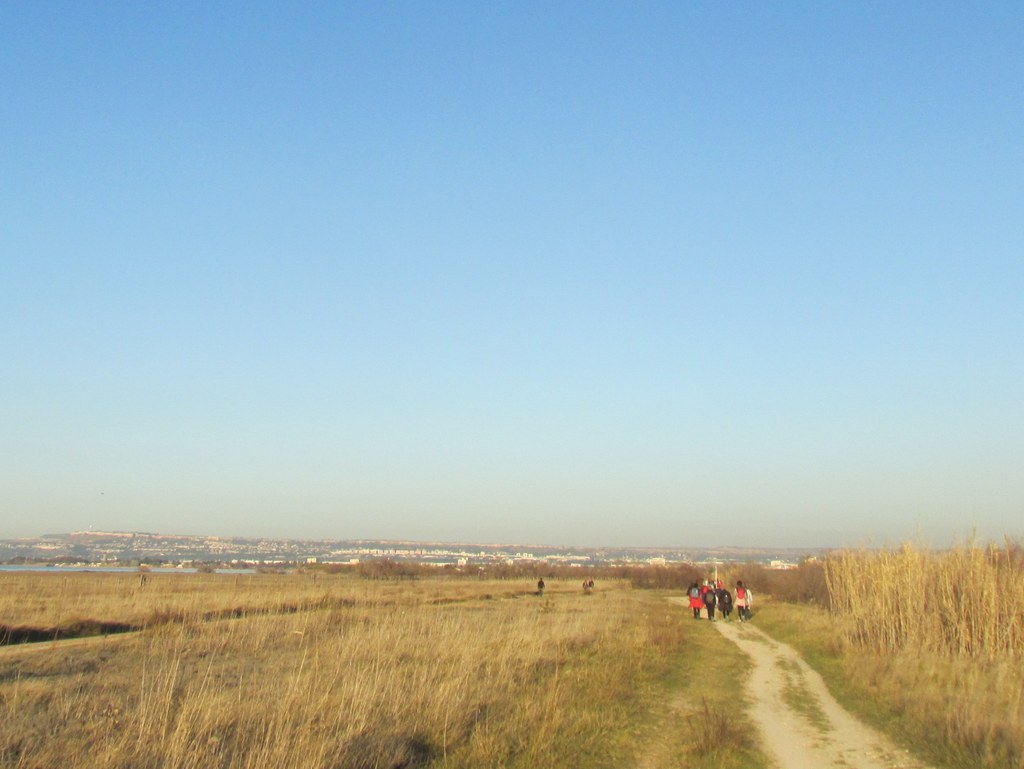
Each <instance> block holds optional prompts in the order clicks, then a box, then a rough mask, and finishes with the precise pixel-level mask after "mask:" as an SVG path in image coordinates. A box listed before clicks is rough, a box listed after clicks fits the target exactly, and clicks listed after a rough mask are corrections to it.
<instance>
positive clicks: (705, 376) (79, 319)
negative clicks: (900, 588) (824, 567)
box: [0, 2, 1024, 547]
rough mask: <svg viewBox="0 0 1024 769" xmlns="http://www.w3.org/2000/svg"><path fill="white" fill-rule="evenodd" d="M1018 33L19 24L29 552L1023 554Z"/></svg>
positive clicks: (10, 515)
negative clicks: (975, 550)
mask: <svg viewBox="0 0 1024 769" xmlns="http://www.w3.org/2000/svg"><path fill="white" fill-rule="evenodd" d="M1022 36H1024V6H1022V5H1021V4H1019V3H1009V2H995V3H989V4H986V5H984V6H980V7H977V6H970V5H963V4H955V3H929V4H927V5H925V4H918V3H901V4H895V5H861V4H857V5H848V6H843V5H839V6H836V5H828V6H826V5H820V4H813V3H796V4H786V5H783V6H756V5H743V6H730V7H718V6H704V5H686V4H677V3H666V2H654V3H648V4H643V5H640V6H635V5H629V6H627V5H625V4H622V5H616V4H601V5H578V4H571V3H555V4H551V3H536V2H526V3H516V4H512V5H502V4H498V5H494V4H486V5H479V4H468V3H467V4H458V5H454V6H452V5H442V6H426V5H418V4H398V5H388V4H370V5H359V6H351V5H341V6H332V5H321V4H311V5H304V6H301V7H287V6H281V5H275V4H264V3H256V4H252V3H235V2H227V3H218V4H214V5H185V6H181V5H176V4H156V5H147V6H139V7H132V6H124V5H102V6H98V5H95V4H82V5H60V6H53V5H50V4H48V3H31V4H7V5H5V6H4V7H3V8H0V68H2V71H3V72H4V73H5V74H4V77H3V78H2V79H0V146H2V147H3V152H2V153H0V211H2V212H3V213H2V215H0V349H2V351H3V359H2V360H3V362H2V374H0V420H2V421H0V454H2V456H3V458H4V459H3V462H0V538H13V537H19V536H35V535H37V534H39V533H44V532H62V531H72V530H82V529H88V528H98V529H105V530H149V531H176V532H182V533H190V532H192V533H203V534H206V533H209V534H219V535H222V536H251V537H260V536H263V537H274V538H295V539H302V538H316V539H329V538H346V539H405V540H418V541H439V542H446V541H447V542H466V541H469V542H478V541H483V542H534V543H541V544H552V545H578V546H637V547H639V546H647V547H657V546H662V545H666V544H678V543H694V544H697V545H701V546H719V545H725V544H735V545H738V546H753V545H764V546H775V547H780V546H793V547H834V546H841V545H858V544H864V543H869V544H882V543H893V542H899V541H902V540H912V541H915V542H919V543H923V544H926V545H936V546H942V545H946V544H950V543H953V542H955V541H959V540H964V539H966V538H968V537H970V536H971V535H972V533H973V534H976V535H977V536H978V537H979V538H981V539H983V540H995V541H998V540H1001V539H1002V538H1003V537H1004V536H1009V537H1012V538H1021V537H1022V536H1024V524H1022V523H1021V521H1024V472H1022V466H1021V459H1020V458H1021V457H1022V456H1024V402H1022V398H1021V393H1022V392H1024V363H1022V361H1024V355H1022V354H1021V353H1022V350H1024V228H1022V226H1021V222H1024V185H1022V184H1021V178H1022V171H1024V143H1022V142H1021V136H1024V93H1022V89H1024V85H1022V84H1024V47H1022V46H1021V44H1020V40H1021V38H1022Z"/></svg>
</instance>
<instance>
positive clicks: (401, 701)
mask: <svg viewBox="0 0 1024 769" xmlns="http://www.w3.org/2000/svg"><path fill="white" fill-rule="evenodd" d="M46 576H49V575H46ZM34 581H35V583H34V584H33V582H34ZM4 586H5V587H6V589H5V590H4V591H3V592H4V593H5V595H4V597H3V599H2V602H0V622H4V623H7V624H9V625H11V624H15V623H14V622H13V621H12V620H11V617H14V618H16V620H17V622H18V623H20V624H38V623H42V624H46V625H51V626H52V625H58V624H61V623H64V622H67V621H68V618H69V617H71V616H79V617H88V616H90V615H92V614H93V613H94V612H95V614H96V615H97V616H102V617H104V618H105V619H106V620H109V621H113V620H118V621H121V620H124V619H126V618H130V619H132V620H133V621H139V620H141V621H143V622H145V621H148V620H149V619H151V618H153V617H161V616H166V615H167V614H171V613H173V614H175V617H176V619H175V621H174V622H168V623H164V624H152V623H151V624H150V625H149V627H148V629H147V630H146V631H144V632H142V633H139V634H136V635H133V636H126V637H122V640H120V641H119V642H117V643H112V642H111V643H104V644H99V645H95V646H91V647H87V648H80V649H75V650H68V651H60V652H54V653H52V654H49V653H47V654H31V655H20V656H19V655H14V656H10V657H4V658H3V659H0V767H5V769H6V768H7V767H11V768H12V769H13V767H18V769H29V768H35V767H39V768H40V769H41V768H42V767H53V766H90V767H97V768H98V769H115V768H116V769H122V768H123V769H127V768H128V767H132V768H133V769H140V768H142V769H146V768H148V767H152V768H153V769H156V768H157V767H177V768H181V769H186V768H192V767H195V768H197V769H198V767H203V768H204V769H209V768H211V767H223V768H224V769H236V768H237V769H243V768H245V769H255V768H256V767H275V768H281V769H314V768H315V769H342V768H343V767H344V768H349V767H352V768H359V767H410V768H411V767H426V766H445V767H480V766H488V767H578V766H588V767H613V766H621V765H625V764H630V763H632V762H634V761H635V759H636V756H637V754H638V752H642V751H643V749H644V745H643V744H642V741H641V739H640V736H639V735H640V734H641V733H643V734H648V733H647V732H643V731H642V730H637V729H636V727H637V724H640V723H643V722H644V721H645V719H646V718H648V716H649V711H650V709H651V707H652V701H653V700H654V699H655V698H656V696H657V694H656V693H657V691H658V689H659V687H660V686H662V685H663V683H662V681H663V679H664V678H665V675H666V671H668V670H669V669H670V668H671V667H672V666H673V665H678V664H679V661H680V660H681V659H682V657H681V654H680V653H679V652H680V649H681V648H682V647H683V645H684V644H685V640H686V630H685V629H684V627H685V626H684V624H683V616H684V615H683V613H682V612H674V611H670V610H668V609H666V606H665V605H664V603H663V601H662V599H660V598H659V597H658V596H655V595H653V594H650V593H641V592H637V591H632V590H630V589H629V588H628V586H626V585H624V584H617V585H599V586H598V587H599V590H598V592H597V593H596V594H595V595H590V596H584V595H583V594H582V592H581V591H579V590H578V588H577V586H576V585H575V582H573V583H572V585H571V586H570V585H569V584H564V585H560V584H554V585H552V584H550V583H549V587H548V591H547V592H546V594H545V596H544V597H543V598H541V597H537V596H534V595H531V594H530V590H529V588H528V586H525V585H511V584H510V583H507V582H501V583H498V582H496V583H487V582H480V581H475V580H474V581H450V580H449V581H444V580H437V581H435V580H421V581H415V582H403V583H386V582H369V581H364V580H357V579H353V578H350V577H330V576H325V575H318V577H317V578H316V579H315V580H314V579H313V578H312V577H311V576H310V575H292V576H275V575H254V576H253V577H251V578H249V577H244V578H241V579H239V578H236V577H233V576H230V575H227V576H225V575H196V576H194V577H192V576H187V575H169V576H167V577H164V578H161V577H160V575H150V577H149V579H148V580H147V582H146V584H145V585H144V586H141V587H140V585H139V580H138V577H137V576H132V575H128V576H123V575H78V576H77V577H76V576H71V575H68V576H67V577H66V578H64V577H59V578H58V579H56V580H53V579H52V578H51V581H50V582H46V581H45V580H42V579H41V577H40V576H35V577H33V576H31V575H15V576H14V577H13V578H9V577H7V576H5V577H4ZM119 601H120V602H121V603H119ZM282 606H283V607H285V608H284V609H283V610H282V609H281V607H282ZM239 607H245V609H246V611H249V612H250V613H249V614H247V615H243V616H241V617H239V618H230V619H216V618H215V617H216V615H215V614H214V612H215V611H221V612H223V611H227V610H232V612H229V614H227V615H224V616H231V617H234V612H233V610H234V609H236V608H239ZM648 736H649V734H648Z"/></svg>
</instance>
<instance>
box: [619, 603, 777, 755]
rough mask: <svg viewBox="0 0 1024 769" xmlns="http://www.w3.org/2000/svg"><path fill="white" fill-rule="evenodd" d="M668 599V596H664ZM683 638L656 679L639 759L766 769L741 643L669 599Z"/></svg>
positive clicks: (746, 662)
mask: <svg viewBox="0 0 1024 769" xmlns="http://www.w3.org/2000/svg"><path fill="white" fill-rule="evenodd" d="M659 600H664V599H659ZM663 605H664V606H665V607H666V608H667V609H668V612H669V616H671V618H672V619H671V621H672V623H673V624H674V625H676V626H677V627H678V628H679V633H680V634H681V636H682V638H683V643H682V644H681V646H680V647H679V649H678V650H677V651H676V652H675V653H674V654H673V655H672V656H671V657H670V658H667V659H666V660H665V662H664V664H665V670H664V673H663V675H662V677H661V678H660V680H659V681H658V682H657V688H656V689H655V694H656V696H655V701H659V702H660V703H661V706H660V707H659V708H656V709H655V710H653V711H652V713H651V720H650V722H649V723H648V725H647V728H646V730H645V731H646V732H647V733H648V737H647V739H648V743H647V744H653V741H654V740H655V739H657V740H659V741H660V745H661V748H660V750H658V751H648V753H647V754H646V755H644V754H643V753H642V751H641V753H640V754H638V755H639V760H637V761H636V762H635V763H634V765H636V766H641V767H644V769H682V768H683V767H686V768H687V769H766V767H768V766H769V763H768V760H767V758H766V757H765V756H764V755H763V754H762V753H761V752H760V750H759V747H758V739H757V732H756V728H755V727H754V725H753V723H752V722H751V721H750V719H749V718H748V717H747V714H746V713H747V705H748V703H747V700H746V698H745V695H744V692H743V686H744V682H745V676H744V675H742V673H741V671H743V670H744V669H745V668H746V667H747V666H748V665H749V661H748V660H747V657H746V656H745V655H744V654H743V653H742V652H741V651H740V650H739V648H738V647H737V646H736V645H735V644H733V643H731V642H729V641H728V640H727V639H726V638H724V637H723V636H722V635H721V634H720V633H719V632H718V631H717V630H716V629H715V628H714V626H713V625H712V624H711V623H710V622H707V621H699V622H698V621H695V620H694V619H693V616H692V615H691V614H690V612H689V611H688V610H687V609H686V608H685V607H683V606H680V605H677V604H674V603H669V602H667V601H664V604H663Z"/></svg>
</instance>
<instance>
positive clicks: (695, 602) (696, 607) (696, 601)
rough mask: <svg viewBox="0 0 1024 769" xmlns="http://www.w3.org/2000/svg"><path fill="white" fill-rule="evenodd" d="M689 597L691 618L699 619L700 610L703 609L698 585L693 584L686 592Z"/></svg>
mask: <svg viewBox="0 0 1024 769" xmlns="http://www.w3.org/2000/svg"><path fill="white" fill-rule="evenodd" d="M686 594H687V595H688V596H690V608H691V609H693V618H694V619H700V610H701V609H702V608H703V607H704V601H703V600H701V597H700V585H698V584H697V583H696V582H694V583H693V584H692V585H690V588H689V589H688V590H687V591H686Z"/></svg>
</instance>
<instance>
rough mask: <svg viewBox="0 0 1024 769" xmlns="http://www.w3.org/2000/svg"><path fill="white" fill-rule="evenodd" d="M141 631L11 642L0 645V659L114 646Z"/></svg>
mask: <svg viewBox="0 0 1024 769" xmlns="http://www.w3.org/2000/svg"><path fill="white" fill-rule="evenodd" d="M138 635H139V631H135V632H131V633H117V634H114V635H96V636H87V637H86V638H62V639H60V640H59V641H37V642H35V643H24V644H11V645H9V646H0V659H4V658H7V657H21V656H22V655H25V654H39V653H46V652H50V653H52V652H56V651H64V650H66V649H76V648H78V647H80V646H113V645H114V644H119V643H121V642H122V641H127V640H128V639H129V638H137V637H138Z"/></svg>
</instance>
